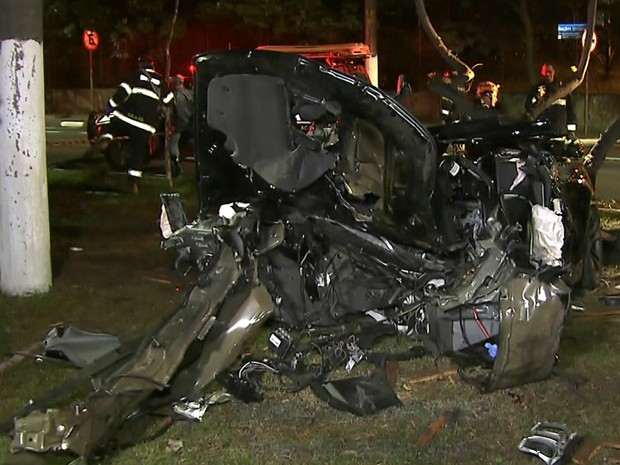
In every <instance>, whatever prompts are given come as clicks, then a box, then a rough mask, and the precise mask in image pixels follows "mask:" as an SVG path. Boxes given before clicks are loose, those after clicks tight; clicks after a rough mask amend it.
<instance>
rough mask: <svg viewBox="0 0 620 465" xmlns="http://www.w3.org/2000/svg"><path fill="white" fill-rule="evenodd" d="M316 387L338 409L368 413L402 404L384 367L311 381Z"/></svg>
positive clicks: (318, 394)
mask: <svg viewBox="0 0 620 465" xmlns="http://www.w3.org/2000/svg"><path fill="white" fill-rule="evenodd" d="M310 386H311V388H312V391H313V392H314V393H315V394H316V395H317V396H318V397H319V398H321V399H323V400H325V401H326V402H327V403H328V404H329V405H331V406H332V407H334V408H337V409H338V410H344V411H345V412H349V413H353V414H354V415H358V416H367V415H372V414H374V413H377V412H378V411H380V410H383V409H386V408H389V407H397V406H402V402H401V401H400V399H399V398H398V396H397V395H396V393H395V392H394V389H393V388H392V386H390V383H389V382H388V380H387V377H386V375H385V370H384V369H376V370H375V371H374V373H373V374H371V375H370V376H365V377H358V378H347V379H339V380H334V381H328V382H325V383H321V384H318V383H316V384H311V385H310Z"/></svg>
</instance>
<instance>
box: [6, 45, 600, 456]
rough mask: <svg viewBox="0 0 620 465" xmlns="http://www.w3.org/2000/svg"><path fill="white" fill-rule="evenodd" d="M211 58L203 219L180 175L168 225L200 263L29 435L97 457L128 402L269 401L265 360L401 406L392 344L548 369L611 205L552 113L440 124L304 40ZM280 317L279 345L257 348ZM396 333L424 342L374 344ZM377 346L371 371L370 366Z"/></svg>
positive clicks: (380, 404) (273, 369)
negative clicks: (597, 196) (388, 349)
mask: <svg viewBox="0 0 620 465" xmlns="http://www.w3.org/2000/svg"><path fill="white" fill-rule="evenodd" d="M194 62H195V65H196V80H195V102H197V108H196V112H195V114H196V120H195V130H196V149H197V150H196V153H197V161H196V163H197V191H198V197H199V213H198V217H197V218H196V219H194V220H192V221H189V220H188V218H187V216H186V213H185V212H184V210H183V206H182V200H181V199H180V197H179V196H177V195H163V196H162V200H163V213H162V234H163V236H164V241H163V247H164V248H166V249H176V250H177V251H178V254H179V255H178V257H179V258H178V260H177V263H176V267H177V269H178V270H179V271H181V272H185V271H186V270H187V269H188V268H192V269H193V270H195V276H196V279H195V283H194V284H193V285H192V286H191V288H190V289H189V290H188V292H187V294H186V296H185V298H184V301H183V302H182V303H181V304H180V306H179V307H178V308H177V309H176V310H175V311H174V312H173V314H172V315H171V316H170V317H169V318H167V319H166V320H164V321H163V322H162V323H161V324H160V325H159V326H158V327H157V328H155V329H154V330H153V331H152V332H151V333H150V334H147V335H145V336H144V337H142V338H141V339H139V340H138V341H131V342H130V343H125V344H124V345H121V347H120V348H117V349H116V351H115V352H114V353H113V354H111V355H109V356H108V357H104V358H103V359H102V358H99V359H98V360H97V362H96V363H97V364H98V365H97V366H96V367H90V368H88V367H87V368H85V370H90V371H88V372H87V375H88V376H91V375H92V376H96V377H98V378H99V381H100V382H99V383H98V386H99V388H98V389H97V390H96V392H94V393H93V394H92V395H91V397H90V398H89V399H88V400H86V401H85V402H82V403H80V404H78V405H73V406H71V407H69V408H66V409H47V404H46V403H45V402H43V403H37V402H35V403H33V404H29V405H27V406H26V407H25V408H24V409H22V410H21V411H20V412H18V414H17V415H16V418H15V422H14V430H15V431H14V441H13V444H12V448H13V449H14V450H30V451H35V452H44V451H48V450H64V451H69V452H72V453H74V454H77V455H79V456H83V457H89V456H92V455H94V454H97V453H99V452H101V451H102V450H105V449H106V448H107V447H108V446H109V444H110V443H112V442H113V439H114V435H115V434H116V431H117V430H118V428H119V427H120V426H121V424H122V423H123V422H125V421H128V420H129V419H131V418H133V417H134V416H136V415H138V414H139V413H140V412H144V411H148V410H149V409H154V408H157V407H161V406H166V405H167V406H172V405H176V403H178V402H187V403H192V402H194V403H199V402H200V400H201V399H204V396H205V392H206V390H207V388H208V386H210V385H211V383H212V382H214V381H216V380H217V381H218V382H219V383H220V384H221V385H223V386H224V387H226V388H227V390H228V391H229V392H230V393H231V394H232V395H234V396H236V397H239V398H241V399H243V400H244V401H248V402H249V401H258V400H260V399H261V398H262V392H261V375H262V374H263V373H266V372H270V373H276V374H278V376H279V377H280V378H282V379H285V380H287V381H286V382H287V385H286V388H287V389H289V390H291V391H295V390H299V389H304V388H310V389H311V390H312V391H313V392H314V393H316V394H317V395H318V396H319V397H320V398H322V399H324V400H325V401H326V402H329V404H330V405H332V406H334V407H336V408H339V409H341V410H344V411H348V412H351V413H354V414H357V415H368V414H372V413H374V412H376V411H378V410H380V409H382V408H386V407H390V406H395V405H399V403H400V401H399V400H398V398H397V396H396V394H395V393H394V391H393V390H392V389H391V387H390V385H389V383H388V382H387V380H386V377H385V363H386V361H387V360H390V359H407V358H414V357H418V356H422V355H428V354H432V355H435V356H437V355H446V356H458V357H459V358H466V359H467V360H469V361H473V362H474V363H475V364H477V365H479V366H480V367H481V368H482V370H481V371H480V375H479V376H477V377H476V378H475V379H471V381H473V382H475V383H476V384H477V385H478V386H479V387H480V388H481V389H482V390H484V391H492V390H496V389H501V388H505V387H508V386H513V385H516V384H521V383H527V382H532V381H537V380H542V379H545V378H547V377H548V376H549V375H550V374H551V371H552V369H553V366H554V363H555V357H556V353H557V351H558V348H559V343H560V337H561V333H562V329H563V326H564V322H565V318H566V316H567V312H568V309H569V307H570V296H571V286H576V285H585V281H586V280H591V279H592V276H593V273H594V270H593V268H595V267H596V263H595V261H596V259H595V257H593V253H592V250H593V248H595V247H596V246H597V244H595V243H594V242H595V239H596V238H595V237H594V236H592V235H591V234H589V231H590V230H592V229H593V228H594V226H597V225H596V224H594V223H595V222H596V215H594V214H593V213H592V204H591V200H592V198H593V189H592V186H591V183H590V180H589V175H588V172H587V170H586V169H585V167H584V166H582V165H581V164H579V163H578V162H576V161H575V157H573V158H570V157H563V156H560V157H558V156H556V154H555V153H554V150H556V149H557V147H556V145H554V144H555V142H554V141H551V140H550V139H549V137H547V135H546V128H545V125H544V124H541V123H528V124H525V123H511V122H505V121H501V120H499V119H498V118H496V117H490V118H488V119H481V120H476V121H471V122H467V123H458V124H455V125H451V126H442V127H437V128H426V127H424V126H423V125H422V124H421V123H420V122H419V121H418V120H417V119H416V118H415V117H414V116H413V115H412V114H410V113H409V112H408V111H407V110H405V109H404V108H403V107H402V106H401V105H400V104H399V103H397V102H396V101H395V100H394V99H392V98H391V97H390V96H388V95H387V94H385V93H384V92H382V91H381V90H379V89H377V88H375V87H373V86H371V85H369V84H367V83H365V82H363V81H360V80H357V79H355V78H354V77H352V76H349V75H346V74H343V73H341V72H339V71H337V70H334V69H332V68H330V67H328V66H325V65H322V64H320V63H318V62H314V61H311V60H308V59H306V58H303V57H301V56H297V55H291V54H285V53H278V52H273V51H262V50H261V51H258V50H252V51H231V52H220V53H208V54H204V55H199V56H197V57H196V58H195V61H194ZM563 150H564V148H562V151H563ZM562 153H564V152H562ZM593 225H594V226H593ZM599 239H600V234H599ZM599 246H600V244H599ZM267 321H271V322H272V323H273V324H272V332H271V333H270V334H269V337H268V343H269V347H270V349H271V351H270V353H269V355H267V356H262V357H253V356H247V355H243V356H241V351H242V348H243V343H244V341H246V340H247V339H248V338H250V337H252V336H253V335H254V334H255V333H256V331H257V330H258V329H259V328H261V327H262V326H263V325H264V324H265V322H267ZM396 335H400V336H401V337H402V336H405V337H408V338H410V340H411V341H415V342H416V344H414V346H413V348H412V349H411V350H409V351H408V352H407V353H401V354H390V353H382V352H377V351H374V350H373V347H374V346H375V343H376V341H378V340H379V339H380V338H383V337H388V336H396ZM128 344H133V346H131V348H130V349H128V348H127V347H128ZM362 360H364V361H367V362H370V363H371V364H372V365H374V367H375V368H374V370H373V372H372V373H370V374H368V375H367V376H366V375H361V376H357V375H355V373H353V370H354V368H355V366H356V365H357V364H358V363H360V362H361V361H362ZM339 369H344V370H345V371H346V372H347V373H351V376H350V377H344V378H340V379H337V378H336V377H334V376H333V375H334V373H335V372H336V371H337V370H339ZM341 371H342V370H341ZM196 405H198V404H196ZM46 409H47V410H46Z"/></svg>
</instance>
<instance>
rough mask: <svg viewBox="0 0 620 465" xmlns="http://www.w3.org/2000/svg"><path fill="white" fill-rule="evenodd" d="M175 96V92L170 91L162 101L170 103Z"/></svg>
mask: <svg viewBox="0 0 620 465" xmlns="http://www.w3.org/2000/svg"><path fill="white" fill-rule="evenodd" d="M173 98H174V94H173V93H172V92H169V93H168V95H166V96H165V97H164V98H163V99H162V102H164V104H165V105H168V104H169V103H170V102H171V101H172V99H173Z"/></svg>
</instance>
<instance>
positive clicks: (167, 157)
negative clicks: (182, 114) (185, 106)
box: [164, 0, 179, 187]
mask: <svg viewBox="0 0 620 465" xmlns="http://www.w3.org/2000/svg"><path fill="white" fill-rule="evenodd" d="M178 14H179V0H175V3H174V14H173V15H172V23H171V25H170V35H169V36H168V42H167V43H166V70H165V72H164V83H165V84H164V88H165V89H168V82H169V81H170V44H171V43H172V36H173V35H174V26H175V24H176V23H177V16H178ZM173 105H174V102H173V103H172V104H171V105H169V106H168V107H166V124H165V131H166V134H165V137H164V140H165V143H164V165H165V166H166V179H168V185H170V187H172V165H171V162H170V129H171V127H172V122H171V120H172V106H173Z"/></svg>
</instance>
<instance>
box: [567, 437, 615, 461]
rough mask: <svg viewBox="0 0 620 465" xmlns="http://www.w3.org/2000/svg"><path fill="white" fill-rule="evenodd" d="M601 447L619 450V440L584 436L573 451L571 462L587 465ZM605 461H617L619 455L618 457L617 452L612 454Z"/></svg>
mask: <svg viewBox="0 0 620 465" xmlns="http://www.w3.org/2000/svg"><path fill="white" fill-rule="evenodd" d="M603 449H616V450H620V441H617V440H616V441H612V440H598V439H595V438H592V437H588V436H586V437H585V438H584V440H583V441H582V443H581V444H580V445H579V448H578V449H577V451H576V452H575V455H574V456H573V462H574V463H576V464H577V465H587V464H588V463H590V461H592V459H593V458H594V457H595V456H596V455H597V454H598V453H599V452H600V451H601V450H603ZM607 461H608V462H609V463H619V462H620V457H618V454H614V455H613V456H610V457H607Z"/></svg>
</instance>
